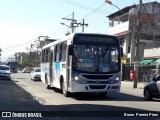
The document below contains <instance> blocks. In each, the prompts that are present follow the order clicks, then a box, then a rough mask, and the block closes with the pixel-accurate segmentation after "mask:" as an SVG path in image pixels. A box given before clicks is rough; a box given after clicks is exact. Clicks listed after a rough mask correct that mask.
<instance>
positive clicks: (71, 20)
mask: <svg viewBox="0 0 160 120" xmlns="http://www.w3.org/2000/svg"><path fill="white" fill-rule="evenodd" d="M62 19H64V20H69V21H70V26H69V28H71V30H72V33H74V30H75V27H78V26H74V24H75V23H77V20H75V19H74V12H73V13H72V19H69V18H62ZM61 24H62V25H65V24H64V23H61Z"/></svg>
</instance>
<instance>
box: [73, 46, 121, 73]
mask: <svg viewBox="0 0 160 120" xmlns="http://www.w3.org/2000/svg"><path fill="white" fill-rule="evenodd" d="M73 68H74V69H75V70H79V71H83V72H91V73H97V72H98V73H106V72H107V73H109V72H119V70H120V59H119V49H118V47H110V46H89V45H74V54H73Z"/></svg>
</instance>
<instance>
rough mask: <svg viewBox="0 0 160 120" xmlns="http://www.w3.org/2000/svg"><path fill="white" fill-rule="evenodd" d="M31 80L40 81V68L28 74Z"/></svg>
mask: <svg viewBox="0 0 160 120" xmlns="http://www.w3.org/2000/svg"><path fill="white" fill-rule="evenodd" d="M30 77H31V80H41V68H40V67H34V68H33V70H32V71H31V74H30Z"/></svg>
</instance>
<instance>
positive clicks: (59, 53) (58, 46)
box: [56, 44, 61, 62]
mask: <svg viewBox="0 0 160 120" xmlns="http://www.w3.org/2000/svg"><path fill="white" fill-rule="evenodd" d="M60 60H61V44H58V45H57V55H56V62H59V61H60Z"/></svg>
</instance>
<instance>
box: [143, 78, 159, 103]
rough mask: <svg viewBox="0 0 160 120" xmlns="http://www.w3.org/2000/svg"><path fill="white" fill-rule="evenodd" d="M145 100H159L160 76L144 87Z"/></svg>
mask: <svg viewBox="0 0 160 120" xmlns="http://www.w3.org/2000/svg"><path fill="white" fill-rule="evenodd" d="M143 95H144V98H145V100H152V98H160V75H158V76H157V77H156V78H153V79H152V80H151V81H150V82H149V83H148V84H147V85H146V86H145V87H144V91H143Z"/></svg>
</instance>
